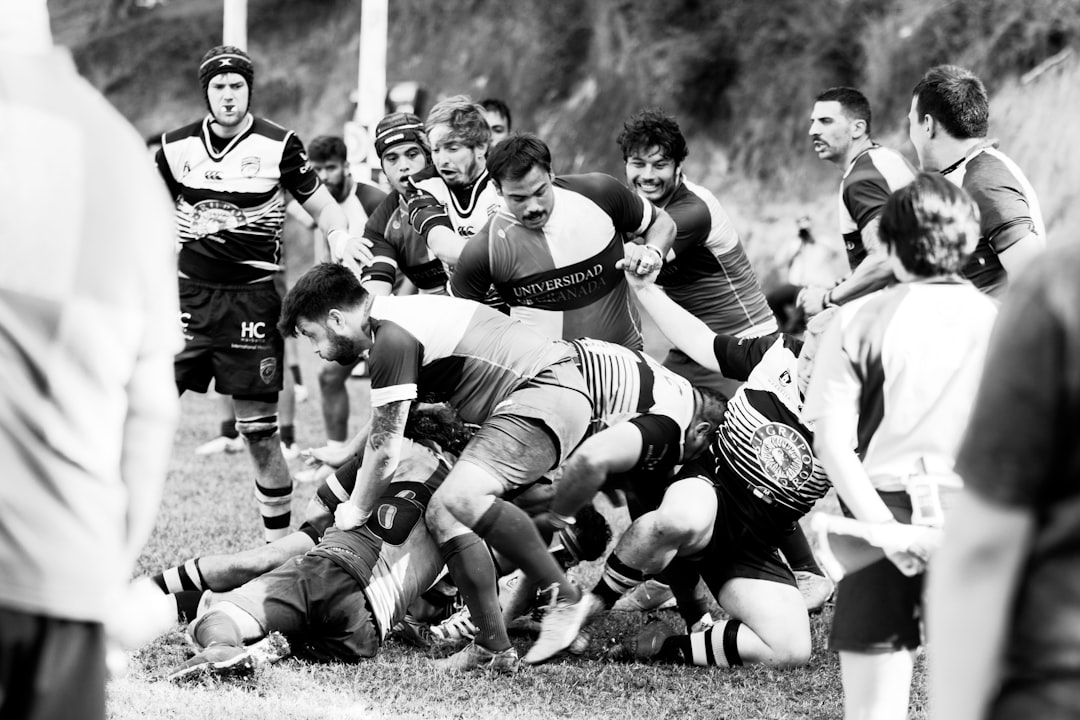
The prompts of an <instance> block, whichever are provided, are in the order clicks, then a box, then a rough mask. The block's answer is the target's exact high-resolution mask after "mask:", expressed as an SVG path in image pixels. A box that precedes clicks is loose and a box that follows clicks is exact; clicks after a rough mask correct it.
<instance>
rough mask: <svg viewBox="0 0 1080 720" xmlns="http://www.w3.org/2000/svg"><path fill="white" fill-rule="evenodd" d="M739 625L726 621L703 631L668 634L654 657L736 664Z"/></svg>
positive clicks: (686, 662)
mask: <svg viewBox="0 0 1080 720" xmlns="http://www.w3.org/2000/svg"><path fill="white" fill-rule="evenodd" d="M740 625H742V623H741V622H739V621H738V620H728V621H727V622H726V623H724V624H723V625H714V626H712V627H711V628H709V629H708V630H705V631H704V632H696V633H691V634H689V635H672V636H671V637H669V638H668V639H667V640H665V641H664V644H663V646H662V647H661V648H660V652H659V653H657V655H656V659H657V660H661V661H667V662H675V663H682V664H683V665H719V666H720V667H738V666H739V665H742V664H743V663H742V657H741V656H740V655H739V640H738V638H739V626H740Z"/></svg>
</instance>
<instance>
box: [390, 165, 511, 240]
mask: <svg viewBox="0 0 1080 720" xmlns="http://www.w3.org/2000/svg"><path fill="white" fill-rule="evenodd" d="M411 181H412V184H413V185H414V186H416V188H417V189H419V190H421V191H423V192H427V193H430V194H431V195H433V196H434V197H435V199H436V200H438V201H439V202H440V203H442V204H443V207H445V208H446V213H447V215H449V216H450V223H451V224H452V225H453V226H454V230H455V231H456V232H457V234H458V235H460V236H461V237H464V238H469V237H472V236H473V235H475V234H476V233H477V232H479V231H480V228H482V227H483V226H484V223H486V222H487V221H488V218H489V217H491V216H492V215H494V214H495V213H496V212H497V211H498V209H499V208H501V207H502V204H503V203H502V198H501V197H499V193H498V191H497V190H496V189H495V183H494V182H493V181H492V179H491V175H489V174H488V171H487V170H486V169H485V170H484V171H483V172H481V173H480V176H479V177H477V178H476V180H474V181H473V182H472V183H470V184H468V185H466V186H464V187H460V188H451V187H450V186H449V185H447V184H446V181H445V180H443V179H442V176H441V175H439V172H438V171H437V170H436V169H435V167H434V166H431V165H429V166H428V167H426V168H424V169H423V170H421V171H420V172H418V173H416V174H415V175H413V176H412V178H411Z"/></svg>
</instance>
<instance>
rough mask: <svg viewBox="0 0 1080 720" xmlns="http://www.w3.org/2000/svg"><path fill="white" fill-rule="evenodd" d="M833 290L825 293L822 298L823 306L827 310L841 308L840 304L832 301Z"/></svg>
mask: <svg viewBox="0 0 1080 720" xmlns="http://www.w3.org/2000/svg"><path fill="white" fill-rule="evenodd" d="M832 291H833V288H830V289H828V290H826V291H825V294H824V295H822V296H821V306H822V307H825V308H832V307H840V304H839V303H837V302H834V301H833V299H832Z"/></svg>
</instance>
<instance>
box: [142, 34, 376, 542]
mask: <svg viewBox="0 0 1080 720" xmlns="http://www.w3.org/2000/svg"><path fill="white" fill-rule="evenodd" d="M254 72H255V70H254V65H253V64H252V62H251V58H250V57H249V56H248V54H247V53H245V52H244V51H243V50H241V49H240V48H236V47H232V46H228V45H222V46H219V47H215V48H212V49H211V50H209V51H208V52H207V53H206V54H205V55H204V56H203V58H202V60H201V62H200V63H199V82H200V84H201V85H202V89H203V94H204V99H205V101H206V105H207V109H208V110H209V112H208V113H207V115H206V116H205V117H204V118H202V119H201V120H199V121H197V122H194V123H191V124H189V125H185V126H184V127H181V128H179V129H177V130H173V131H172V132H167V133H165V134H164V135H162V138H161V149H160V150H158V153H157V156H156V161H157V166H158V170H159V171H160V173H161V176H162V178H163V179H164V180H165V183H166V185H167V186H168V189H169V193H170V195H171V196H172V198H173V199H174V200H175V203H176V220H177V223H176V224H177V230H178V233H179V240H180V247H179V255H178V265H179V271H180V278H179V281H180V321H181V324H182V326H183V329H184V340H185V347H184V349H183V350H182V351H181V352H180V354H178V355H177V357H176V361H175V376H176V384H177V388H178V389H179V391H180V392H181V393H183V392H184V391H185V390H189V389H190V390H195V391H196V392H205V391H206V389H207V387H208V386H209V384H210V380H211V379H213V380H214V384H215V386H216V387H217V390H218V391H219V392H221V393H222V394H225V395H230V396H231V397H232V398H233V407H234V410H235V411H236V418H237V420H236V426H237V430H238V431H239V433H240V435H241V436H242V437H244V439H245V441H246V445H247V447H248V451H249V452H250V453H251V458H252V461H253V463H254V466H255V475H256V477H255V487H256V497H257V498H258V503H259V508H260V511H261V514H262V518H263V528H264V532H265V537H266V539H267V540H268V541H271V540H275V539H277V538H278V537H281V536H282V535H284V534H286V533H288V531H289V522H290V519H291V518H290V505H291V502H292V478H291V476H290V475H289V470H288V468H287V467H286V465H285V458H284V457H283V456H282V453H281V443H280V440H279V436H278V423H277V402H278V393H279V392H280V391H281V389H282V375H283V373H282V369H283V367H282V366H283V355H284V343H283V341H282V338H281V335H280V334H279V333H278V331H277V328H276V327H275V325H276V321H277V316H278V314H279V312H280V309H281V297H280V295H279V294H278V291H277V289H276V288H275V286H274V282H273V278H274V275H275V274H276V273H278V272H279V271H280V270H281V232H282V226H283V224H284V221H285V191H286V190H288V191H289V193H290V194H291V195H292V196H293V197H295V198H296V199H297V200H298V201H299V202H300V203H301V205H302V206H303V207H304V209H305V210H306V211H307V212H308V213H309V214H310V215H311V216H312V217H313V218H315V219H316V221H317V222H318V224H319V227H320V228H321V229H322V231H323V232H324V233H325V234H326V237H327V239H328V240H329V242H330V245H331V248H332V249H333V250H332V251H333V253H334V255H335V259H337V260H341V259H342V258H343V257H344V256H345V255H346V254H347V255H348V256H349V257H352V258H355V259H356V260H358V261H359V262H361V263H366V262H368V261H369V260H370V258H371V255H370V252H368V250H367V248H366V244H365V243H364V242H363V241H362V240H361V239H360V238H354V237H352V236H350V234H349V231H348V220H347V219H346V217H345V214H344V212H342V210H341V207H340V206H339V205H338V204H337V203H336V202H335V201H334V198H333V196H332V195H331V194H330V192H329V191H328V190H327V189H326V188H325V187H324V186H323V184H322V182H321V181H320V180H319V178H318V176H317V175H316V173H314V172H313V171H312V169H311V166H310V165H309V164H308V161H307V156H306V155H305V152H304V145H303V143H302V142H301V141H300V139H299V138H298V137H297V136H296V135H295V134H294V133H293V132H292V131H291V130H287V129H285V128H283V127H281V126H279V125H276V124H274V123H272V122H270V121H268V120H265V119H263V118H259V117H256V116H254V115H252V113H251V111H250V102H251V94H252V81H253V79H254Z"/></svg>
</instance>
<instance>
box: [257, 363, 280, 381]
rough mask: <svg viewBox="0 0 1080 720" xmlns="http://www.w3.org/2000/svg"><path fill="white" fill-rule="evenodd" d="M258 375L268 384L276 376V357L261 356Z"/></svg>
mask: <svg viewBox="0 0 1080 720" xmlns="http://www.w3.org/2000/svg"><path fill="white" fill-rule="evenodd" d="M259 377H260V378H261V379H262V381H263V382H264V383H266V384H267V385H269V384H270V383H272V382H273V381H274V378H275V377H277V358H272V357H269V358H263V359H262V360H260V361H259Z"/></svg>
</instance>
